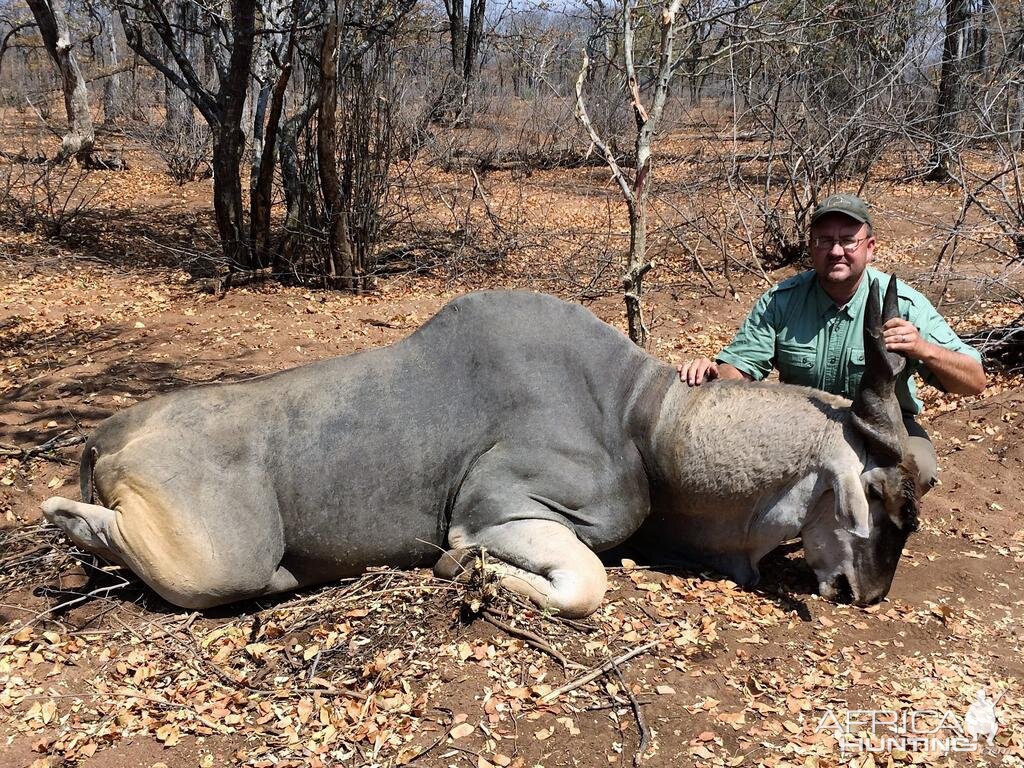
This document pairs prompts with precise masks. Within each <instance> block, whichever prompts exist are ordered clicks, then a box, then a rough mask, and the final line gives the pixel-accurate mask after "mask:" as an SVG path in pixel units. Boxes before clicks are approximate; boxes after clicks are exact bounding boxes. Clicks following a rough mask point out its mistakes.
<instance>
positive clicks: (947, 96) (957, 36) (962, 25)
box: [928, 0, 969, 182]
mask: <svg viewBox="0 0 1024 768" xmlns="http://www.w3.org/2000/svg"><path fill="white" fill-rule="evenodd" d="M968 5H969V0H946V35H945V40H944V42H943V45H942V71H941V74H940V76H939V95H938V100H937V101H936V104H935V135H934V139H933V148H932V167H931V171H930V172H929V174H928V178H929V179H931V180H933V181H942V182H946V181H950V180H951V179H952V178H953V166H955V165H956V164H957V163H958V162H959V160H960V147H959V145H960V141H961V138H962V137H961V136H960V135H959V134H958V128H959V123H960V121H959V112H960V108H961V106H962V105H963V89H964V47H965V44H966V40H965V37H966V32H967V19H968V12H969V11H968Z"/></svg>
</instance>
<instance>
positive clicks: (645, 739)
mask: <svg viewBox="0 0 1024 768" xmlns="http://www.w3.org/2000/svg"><path fill="white" fill-rule="evenodd" d="M612 669H613V670H615V675H616V677H618V678H619V682H620V683H622V690H623V692H625V694H626V696H627V698H629V705H630V706H631V707H632V708H633V716H634V717H635V718H636V727H637V730H638V731H640V745H639V746H638V747H637V748H636V753H635V754H634V755H633V766H634V768H635V766H638V765H640V762H641V761H642V760H643V759H644V753H645V752H646V751H647V747H649V746H650V744H651V730H650V728H648V727H647V721H646V720H644V713H643V710H641V709H640V702H639V701H637V700H636V696H634V695H633V689H632V688H630V687H629V684H628V683H627V682H626V678H624V677H623V676H622V670H621V669H619V665H618V664H616V663H615V662H614V661H612Z"/></svg>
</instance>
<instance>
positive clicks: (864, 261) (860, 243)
mask: <svg viewBox="0 0 1024 768" xmlns="http://www.w3.org/2000/svg"><path fill="white" fill-rule="evenodd" d="M818 239H824V240H825V241H826V244H825V245H822V246H816V245H815V243H816V241H817V240H818ZM850 240H855V241H856V247H855V248H853V250H852V251H847V250H845V249H844V248H843V246H842V245H841V243H843V242H847V241H850ZM874 256H875V238H874V237H869V236H868V226H867V224H861V223H860V222H859V221H857V220H855V219H851V218H850V217H849V216H844V215H843V214H841V213H830V214H827V215H826V216H823V217H822V218H821V219H819V220H818V221H817V222H815V224H814V226H813V227H811V263H812V264H813V265H814V271H815V272H816V273H817V274H818V279H819V280H821V281H823V282H825V283H832V284H846V285H855V284H856V283H857V282H858V281H859V280H860V276H861V275H863V274H864V270H865V268H866V267H867V265H868V264H869V263H870V262H871V261H872V260H873V259H874Z"/></svg>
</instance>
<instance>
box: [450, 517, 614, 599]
mask: <svg viewBox="0 0 1024 768" xmlns="http://www.w3.org/2000/svg"><path fill="white" fill-rule="evenodd" d="M448 540H449V543H450V544H451V546H452V549H451V550H450V551H449V552H446V553H445V554H444V555H443V556H442V558H441V560H440V561H438V564H437V566H436V567H435V569H434V570H435V573H436V574H437V575H439V576H442V577H447V578H453V577H457V576H458V575H459V571H460V569H461V568H462V567H463V566H464V565H465V562H466V557H465V555H464V553H465V552H466V551H467V550H478V549H481V548H483V549H486V550H487V553H488V555H489V556H490V558H489V559H488V561H487V563H488V565H489V566H490V567H491V568H493V570H494V572H495V573H496V574H497V576H498V578H499V580H500V584H501V585H502V586H503V587H506V588H507V589H509V590H511V591H512V592H515V593H516V594H519V595H522V596H523V597H527V598H529V599H530V600H532V601H533V602H534V603H536V604H537V606H539V607H540V608H542V609H544V610H549V611H551V612H553V613H557V614H559V615H561V616H568V617H571V618H578V617H582V616H587V615H589V614H591V613H593V612H594V611H595V610H597V607H598V606H599V605H600V604H601V600H603V599H604V593H605V590H606V589H607V587H608V578H607V575H606V574H605V570H604V566H603V565H602V564H601V561H600V559H598V557H597V555H595V554H594V553H593V552H592V551H591V550H590V549H589V548H588V547H587V546H586V545H585V544H584V543H583V542H581V541H580V540H579V539H578V538H577V537H576V534H575V533H573V531H572V530H571V529H570V528H568V527H566V526H564V525H562V524H560V523H556V522H554V521H551V520H511V521H509V522H505V523H500V524H497V525H493V526H488V527H486V528H483V529H481V530H479V531H475V532H473V533H469V532H467V531H465V530H464V529H461V528H459V527H453V528H452V530H451V532H450V533H449V536H448Z"/></svg>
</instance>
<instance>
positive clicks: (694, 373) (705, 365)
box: [676, 357, 718, 387]
mask: <svg viewBox="0 0 1024 768" xmlns="http://www.w3.org/2000/svg"><path fill="white" fill-rule="evenodd" d="M676 370H677V371H679V380H680V381H685V382H686V383H687V384H688V385H689V386H691V387H697V386H700V385H701V384H703V383H704V382H705V381H711V380H712V379H717V378H718V363H716V362H715V361H714V360H709V359H708V358H706V357H698V358H696V359H694V360H688V361H686V362H685V363H681V364H680V365H677V366H676Z"/></svg>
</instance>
